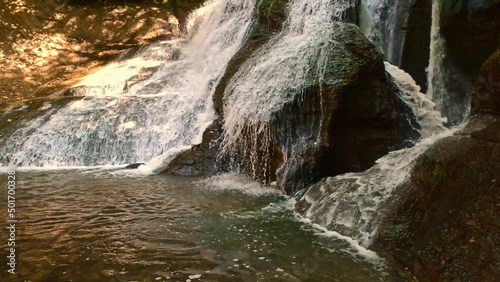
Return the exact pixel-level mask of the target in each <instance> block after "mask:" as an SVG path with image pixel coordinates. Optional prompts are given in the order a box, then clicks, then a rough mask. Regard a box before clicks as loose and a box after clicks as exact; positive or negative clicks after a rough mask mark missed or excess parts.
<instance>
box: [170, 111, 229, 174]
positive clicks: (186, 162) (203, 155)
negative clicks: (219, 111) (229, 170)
mask: <svg viewBox="0 0 500 282" xmlns="http://www.w3.org/2000/svg"><path fill="white" fill-rule="evenodd" d="M220 135H221V124H220V120H216V121H214V123H213V124H212V125H211V126H209V127H208V128H207V129H206V130H205V132H204V133H203V140H202V143H201V144H199V145H194V146H192V147H191V150H188V151H186V152H183V153H181V154H179V155H178V156H176V157H175V159H174V160H172V161H171V162H170V163H169V164H168V166H167V167H166V169H165V170H164V171H163V173H166V174H170V175H181V176H210V175H214V174H216V173H217V172H219V166H218V165H217V157H218V145H219V137H220Z"/></svg>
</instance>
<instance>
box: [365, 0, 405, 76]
mask: <svg viewBox="0 0 500 282" xmlns="http://www.w3.org/2000/svg"><path fill="white" fill-rule="evenodd" d="M414 2H415V1H413V0H412V1H391V0H361V8H360V29H361V31H362V32H363V33H364V34H365V35H366V36H367V37H368V39H370V41H371V42H372V43H373V44H375V46H377V47H378V49H379V50H380V51H381V52H382V53H383V54H384V55H385V58H386V60H388V61H389V62H391V63H392V64H394V65H397V66H399V65H401V57H402V55H403V46H404V41H405V37H406V31H405V27H406V26H407V24H408V16H409V13H408V10H409V8H410V7H411V5H413V4H414Z"/></svg>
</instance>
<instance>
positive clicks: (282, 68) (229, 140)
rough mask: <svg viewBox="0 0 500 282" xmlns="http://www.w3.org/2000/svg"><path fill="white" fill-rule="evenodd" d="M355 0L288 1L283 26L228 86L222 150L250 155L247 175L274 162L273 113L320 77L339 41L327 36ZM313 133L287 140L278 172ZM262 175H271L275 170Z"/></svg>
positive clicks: (309, 141) (330, 35) (296, 153)
mask: <svg viewBox="0 0 500 282" xmlns="http://www.w3.org/2000/svg"><path fill="white" fill-rule="evenodd" d="M353 2H354V1H350V0H348V1H331V0H293V1H291V3H290V4H289V15H288V19H287V21H286V23H285V25H284V28H283V30H282V31H281V32H280V33H279V34H277V35H276V36H274V37H273V38H272V39H271V40H270V41H269V42H268V43H267V44H265V45H264V46H263V47H261V48H260V49H259V50H258V51H256V53H255V54H254V55H253V56H252V57H251V58H250V59H249V60H248V61H247V62H246V63H245V64H244V65H243V66H242V67H241V68H240V70H239V71H238V72H237V73H236V74H235V76H234V78H233V80H232V81H231V82H230V83H229V85H228V87H227V89H226V92H225V97H226V101H225V105H224V113H225V119H224V124H223V129H224V136H223V142H222V154H226V155H230V156H231V157H232V158H237V157H238V156H240V157H241V155H243V156H245V157H246V158H247V159H250V164H251V168H250V170H251V171H250V173H253V174H254V175H256V174H257V173H258V171H259V170H262V169H267V168H269V167H270V166H269V163H268V162H273V161H276V158H277V157H276V156H275V155H272V154H273V152H271V151H269V150H270V148H272V147H273V146H272V145H271V143H272V142H275V140H273V137H272V134H271V130H272V129H271V128H269V123H268V122H269V121H270V120H271V119H273V118H274V116H273V115H274V114H275V112H276V111H278V110H279V109H281V108H282V107H283V106H284V105H286V104H287V103H290V102H291V101H292V100H294V99H295V98H296V97H297V95H301V93H302V95H305V93H304V92H305V89H307V87H308V86H310V85H312V84H315V83H317V82H318V81H321V80H322V79H323V71H324V68H325V65H326V62H327V55H328V51H329V48H331V46H332V44H341V43H339V42H334V40H331V38H332V35H333V33H334V32H335V31H336V30H339V29H341V28H342V27H340V26H338V25H336V24H335V23H337V22H339V21H342V20H344V19H347V18H348V17H349V15H348V11H349V9H352V7H353V6H354V3H353ZM266 123H267V124H266ZM308 124H309V123H306V122H304V124H303V125H301V126H303V127H307V126H308ZM311 127H312V128H313V129H311V131H313V130H316V128H319V127H320V126H318V125H317V124H313V125H312V126H311ZM283 130H285V129H283ZM311 135H312V136H311V137H309V139H308V140H302V141H303V142H295V143H294V142H292V141H286V142H285V143H287V144H288V145H287V148H284V150H285V151H284V152H282V154H283V155H284V158H285V161H284V163H285V164H287V165H284V166H283V167H282V168H281V169H280V170H282V174H286V172H285V171H283V170H286V169H287V168H288V167H290V166H291V165H292V163H297V162H300V161H301V160H300V157H298V158H297V159H294V157H296V156H300V154H299V151H301V150H302V151H303V150H306V149H307V148H308V146H309V145H310V144H315V142H314V140H311V139H314V138H318V139H319V138H321V136H320V135H319V134H317V136H315V137H314V134H311ZM304 138H305V137H304ZM318 143H320V142H318ZM308 144H309V145H308ZM241 150H242V151H243V152H241ZM263 151H264V152H263ZM293 152H295V153H293ZM263 154H264V155H266V156H262V155H263ZM245 157H244V158H245ZM262 162H266V163H262ZM263 174H265V175H269V174H274V171H265V172H263Z"/></svg>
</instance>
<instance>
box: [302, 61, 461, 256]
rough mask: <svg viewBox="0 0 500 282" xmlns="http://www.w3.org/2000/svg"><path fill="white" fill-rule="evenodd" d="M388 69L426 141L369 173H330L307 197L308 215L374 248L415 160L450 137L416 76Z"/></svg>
mask: <svg viewBox="0 0 500 282" xmlns="http://www.w3.org/2000/svg"><path fill="white" fill-rule="evenodd" d="M386 70H387V72H388V73H389V74H390V75H391V76H392V78H393V79H394V81H395V83H396V84H397V85H398V86H399V88H400V97H401V99H402V100H403V101H405V103H407V104H408V105H409V107H410V108H411V109H412V110H413V113H414V115H415V116H416V117H417V121H418V122H419V125H420V126H419V128H420V133H421V135H422V139H421V140H420V141H419V142H418V143H417V144H416V145H415V146H414V147H412V148H408V149H403V150H399V151H394V152H391V153H389V154H388V155H386V156H384V157H382V158H381V159H379V160H378V161H377V162H376V165H375V166H373V167H372V168H370V169H368V170H367V171H364V172H359V173H347V174H344V175H339V176H335V177H330V178H327V179H324V180H322V181H321V182H319V183H318V184H315V185H314V186H313V187H312V188H311V189H309V191H307V192H306V193H305V195H304V196H303V201H305V202H306V203H307V205H308V207H307V209H306V210H305V212H304V213H303V214H305V216H306V217H308V218H310V219H311V220H312V221H313V222H315V223H317V224H319V225H321V226H324V227H326V228H328V229H330V230H335V231H338V232H340V233H342V234H343V235H346V236H350V237H352V238H354V239H355V240H357V241H358V242H360V244H362V245H363V246H365V247H369V246H370V244H371V243H372V239H373V238H374V236H375V235H376V233H377V226H378V223H379V222H380V221H381V220H382V219H383V215H384V213H386V212H387V211H388V209H389V208H390V201H391V200H392V199H393V197H394V195H395V194H396V192H397V189H398V188H400V187H401V185H402V184H404V183H405V181H406V180H407V179H408V177H409V175H410V172H411V169H412V168H413V166H414V164H415V161H416V160H417V158H418V157H419V156H421V155H422V154H423V153H424V152H425V151H426V150H427V149H428V148H429V147H430V146H431V145H432V144H433V143H434V142H436V141H437V140H439V139H441V138H444V137H446V136H450V135H451V134H452V133H453V130H449V129H447V128H446V127H444V125H443V123H444V121H445V119H443V118H442V117H441V115H440V113H439V112H437V111H435V110H434V106H435V104H434V103H433V102H432V101H430V100H428V99H427V98H426V96H425V95H424V94H422V93H420V87H419V86H418V85H416V83H415V81H414V80H413V79H412V78H411V76H410V75H409V74H407V73H405V72H404V71H402V70H400V69H399V68H397V67H395V66H393V65H390V64H388V63H386Z"/></svg>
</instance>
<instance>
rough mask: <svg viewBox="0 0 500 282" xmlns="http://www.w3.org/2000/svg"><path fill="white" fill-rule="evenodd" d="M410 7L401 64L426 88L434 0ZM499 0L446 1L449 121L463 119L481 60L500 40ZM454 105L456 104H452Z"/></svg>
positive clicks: (421, 0)
mask: <svg viewBox="0 0 500 282" xmlns="http://www.w3.org/2000/svg"><path fill="white" fill-rule="evenodd" d="M413 1H414V4H413V5H412V6H411V8H410V10H409V18H408V25H407V28H406V39H405V43H404V47H403V55H402V61H401V68H402V69H404V70H405V71H407V72H408V73H410V74H411V75H412V77H413V78H414V79H415V81H416V82H417V83H418V84H419V85H420V86H421V87H422V89H423V91H424V92H425V91H426V90H427V84H428V82H427V72H426V68H427V67H428V65H429V53H430V51H429V46H430V33H431V22H432V21H431V20H432V2H433V1H432V0H413ZM499 13H500V0H450V1H443V7H442V12H441V23H440V28H441V33H442V36H443V38H444V41H445V43H446V56H445V57H444V61H443V64H444V69H445V70H446V73H445V75H444V76H445V88H446V91H447V96H448V100H449V102H448V104H449V106H448V107H446V108H445V109H444V112H443V114H444V115H446V116H447V117H448V118H449V121H450V123H452V124H457V123H460V122H462V121H463V120H462V119H463V116H465V114H464V112H465V111H466V110H467V106H468V104H469V100H470V94H471V93H472V92H473V88H474V82H475V80H476V77H477V74H478V71H479V68H480V67H481V64H482V63H483V62H484V61H485V60H486V59H487V58H488V57H489V56H490V55H491V54H492V53H493V52H494V51H495V50H496V49H497V48H498V46H499V45H498V44H499V43H500V19H499V17H498V14H499ZM451 105H453V107H452V106H451Z"/></svg>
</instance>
